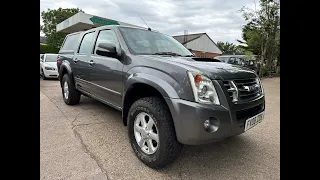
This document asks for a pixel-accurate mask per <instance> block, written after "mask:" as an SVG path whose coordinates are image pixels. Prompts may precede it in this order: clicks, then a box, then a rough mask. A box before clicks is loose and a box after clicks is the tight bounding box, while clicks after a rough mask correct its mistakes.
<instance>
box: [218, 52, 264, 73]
mask: <svg viewBox="0 0 320 180" xmlns="http://www.w3.org/2000/svg"><path fill="white" fill-rule="evenodd" d="M252 57H253V58H252V59H246V57H245V55H222V56H216V57H214V59H216V60H219V61H221V62H224V63H228V64H234V65H239V66H243V67H247V68H249V69H252V70H254V71H255V72H256V73H257V74H259V70H260V68H259V67H260V66H259V65H258V63H257V60H256V59H255V56H252Z"/></svg>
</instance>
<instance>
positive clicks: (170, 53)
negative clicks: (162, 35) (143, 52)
mask: <svg viewBox="0 0 320 180" xmlns="http://www.w3.org/2000/svg"><path fill="white" fill-rule="evenodd" d="M152 55H171V56H181V55H180V54H177V53H174V52H157V53H154V54H152Z"/></svg>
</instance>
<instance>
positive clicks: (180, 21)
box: [40, 0, 254, 44]
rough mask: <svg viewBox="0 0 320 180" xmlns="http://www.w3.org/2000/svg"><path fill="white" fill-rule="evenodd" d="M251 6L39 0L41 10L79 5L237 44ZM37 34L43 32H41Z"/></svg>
mask: <svg viewBox="0 0 320 180" xmlns="http://www.w3.org/2000/svg"><path fill="white" fill-rule="evenodd" d="M243 6H246V7H249V8H254V0H67V1H66V0H40V24H42V18H41V12H42V11H46V10H47V9H48V8H49V9H57V8H59V7H61V8H80V9H82V10H83V11H84V12H85V13H88V14H92V15H96V16H100V17H104V18H109V19H113V20H117V21H121V22H126V23H129V24H135V25H138V26H143V27H146V25H145V24H144V23H143V21H142V20H141V19H140V17H139V16H138V14H139V15H140V16H141V17H142V18H143V19H144V21H146V23H147V24H148V25H149V26H150V27H151V28H152V29H155V30H157V31H159V32H162V33H165V34H168V35H171V36H173V35H182V34H184V30H187V31H188V33H189V34H193V33H202V32H206V33H207V34H208V35H209V36H210V37H211V39H213V41H215V42H218V41H223V42H230V43H235V44H239V43H238V42H237V41H236V40H237V39H241V27H242V26H243V25H245V24H246V22H245V21H244V19H243V17H242V16H241V13H240V11H239V10H240V9H241V8H242V7H243ZM40 35H42V34H41V33H40Z"/></svg>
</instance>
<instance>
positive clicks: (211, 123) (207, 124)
mask: <svg viewBox="0 0 320 180" xmlns="http://www.w3.org/2000/svg"><path fill="white" fill-rule="evenodd" d="M219 126H220V121H219V120H218V119H217V118H214V117H210V119H208V120H205V121H204V122H203V127H204V130H205V131H207V132H208V133H212V132H216V131H217V130H218V128H219Z"/></svg>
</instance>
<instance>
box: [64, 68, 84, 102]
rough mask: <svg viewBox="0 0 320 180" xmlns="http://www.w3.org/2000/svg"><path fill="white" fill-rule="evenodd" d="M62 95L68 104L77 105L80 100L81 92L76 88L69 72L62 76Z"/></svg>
mask: <svg viewBox="0 0 320 180" xmlns="http://www.w3.org/2000/svg"><path fill="white" fill-rule="evenodd" d="M62 96H63V100H64V102H65V103H66V104H68V105H75V104H78V103H79V101H80V97H81V93H80V92H79V91H78V90H76V88H75V86H74V84H73V83H72V82H71V81H70V77H69V75H68V74H65V75H64V76H63V78H62Z"/></svg>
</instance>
